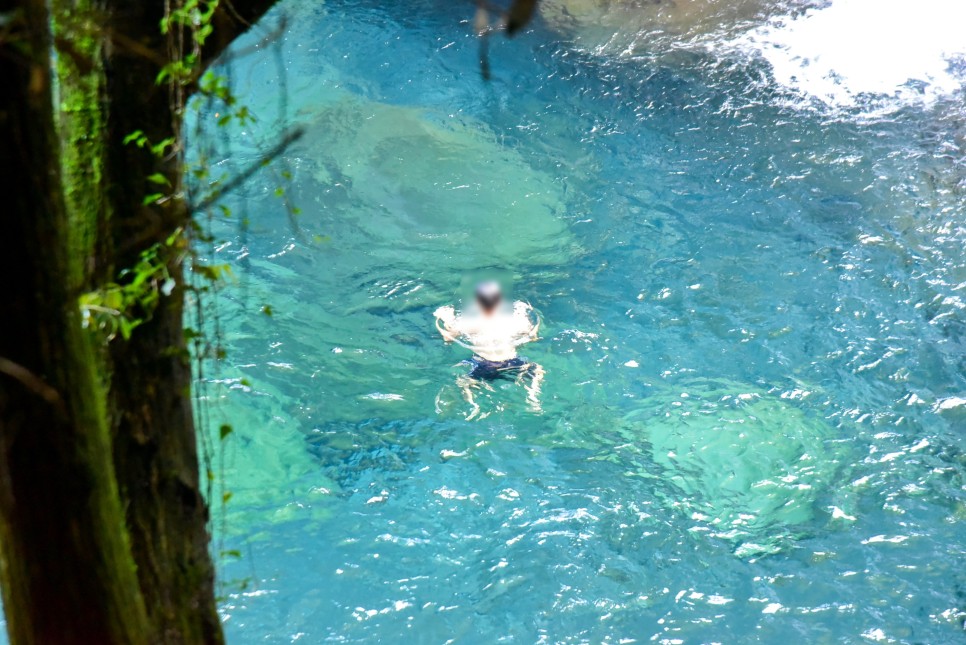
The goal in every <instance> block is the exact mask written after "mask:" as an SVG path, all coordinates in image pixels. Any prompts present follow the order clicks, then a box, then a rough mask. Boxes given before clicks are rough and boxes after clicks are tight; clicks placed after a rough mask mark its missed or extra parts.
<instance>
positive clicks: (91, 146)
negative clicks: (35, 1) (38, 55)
mask: <svg viewBox="0 0 966 645" xmlns="http://www.w3.org/2000/svg"><path fill="white" fill-rule="evenodd" d="M51 11H52V15H51V18H52V20H51V24H52V28H53V32H54V42H55V48H56V51H57V57H56V66H55V74H56V87H57V94H56V98H55V101H56V103H55V104H56V105H57V106H58V107H59V114H58V118H57V119H56V124H57V134H58V136H59V139H60V156H61V173H62V178H63V184H64V194H65V201H66V207H67V214H68V221H69V234H68V245H69V248H70V259H71V262H70V265H69V266H68V272H69V275H70V276H71V284H72V285H75V286H76V287H78V288H80V289H87V288H89V287H90V286H91V283H92V281H93V280H95V279H97V278H99V277H104V276H106V275H109V274H110V267H109V266H104V264H106V263H105V262H104V260H105V256H106V254H104V253H99V252H98V251H99V246H100V245H101V244H103V240H102V239H101V235H102V234H103V232H105V231H106V230H107V224H108V221H109V218H110V212H109V208H108V200H107V198H106V196H105V191H106V182H105V177H104V164H105V150H104V146H105V142H106V140H107V136H106V123H105V121H106V119H105V114H104V108H103V105H104V101H103V96H104V59H103V44H102V33H101V31H100V29H99V27H98V26H97V23H96V12H95V7H94V4H93V3H92V2H90V1H89V0H53V2H52V3H51Z"/></svg>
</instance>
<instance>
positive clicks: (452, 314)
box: [433, 305, 456, 343]
mask: <svg viewBox="0 0 966 645" xmlns="http://www.w3.org/2000/svg"><path fill="white" fill-rule="evenodd" d="M433 315H434V316H436V329H437V330H439V333H440V335H441V336H442V337H443V340H445V341H446V342H447V343H451V342H453V341H454V340H456V335H455V334H454V333H453V332H452V331H450V329H449V326H450V325H451V324H452V323H453V321H454V320H456V310H455V309H453V307H452V305H446V306H445V307H440V308H439V309H437V310H436V311H434V312H433Z"/></svg>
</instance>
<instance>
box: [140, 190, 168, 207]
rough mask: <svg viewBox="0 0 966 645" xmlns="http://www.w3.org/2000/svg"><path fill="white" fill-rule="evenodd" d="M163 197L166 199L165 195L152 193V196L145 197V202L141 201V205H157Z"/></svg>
mask: <svg viewBox="0 0 966 645" xmlns="http://www.w3.org/2000/svg"><path fill="white" fill-rule="evenodd" d="M162 197H164V193H151V194H150V195H148V196H147V197H145V198H144V199H143V200H142V201H141V203H142V204H143V205H144V206H150V205H151V204H154V203H156V202H157V201H158V200H159V199H161V198H162Z"/></svg>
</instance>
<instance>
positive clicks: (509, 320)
mask: <svg viewBox="0 0 966 645" xmlns="http://www.w3.org/2000/svg"><path fill="white" fill-rule="evenodd" d="M531 311H532V307H531V306H530V305H529V304H527V303H525V302H521V301H519V300H518V301H516V302H514V303H513V307H512V308H510V307H501V308H500V309H497V310H496V311H494V312H493V313H490V314H485V313H483V312H482V311H480V310H479V309H478V308H472V309H470V310H468V311H464V312H460V313H459V314H457V313H456V310H455V309H454V308H453V307H452V305H447V306H445V307H440V308H439V309H437V310H436V314H435V315H436V321H437V322H436V326H437V328H438V329H439V331H440V333H441V334H442V335H443V338H445V339H446V340H454V341H456V342H458V343H459V344H460V345H463V346H464V347H466V348H468V349H470V350H472V351H473V353H474V354H476V355H477V356H479V357H480V358H484V359H486V360H488V361H507V360H510V359H511V358H516V355H517V346H519V345H522V344H524V343H528V342H530V341H531V340H534V339H535V338H536V337H537V329H538V328H539V326H540V325H539V323H534V322H533V321H532V320H531V318H530V312H531Z"/></svg>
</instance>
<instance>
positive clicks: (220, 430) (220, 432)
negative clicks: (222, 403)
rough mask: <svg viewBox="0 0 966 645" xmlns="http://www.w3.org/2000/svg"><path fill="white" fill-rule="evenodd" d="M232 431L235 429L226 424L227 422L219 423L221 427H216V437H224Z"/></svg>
mask: <svg viewBox="0 0 966 645" xmlns="http://www.w3.org/2000/svg"><path fill="white" fill-rule="evenodd" d="M234 431H235V429H234V428H232V427H231V426H230V425H228V424H227V423H223V424H221V427H220V428H218V438H219V439H224V438H225V437H227V436H228V435H230V434H231V433H232V432H234Z"/></svg>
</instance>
